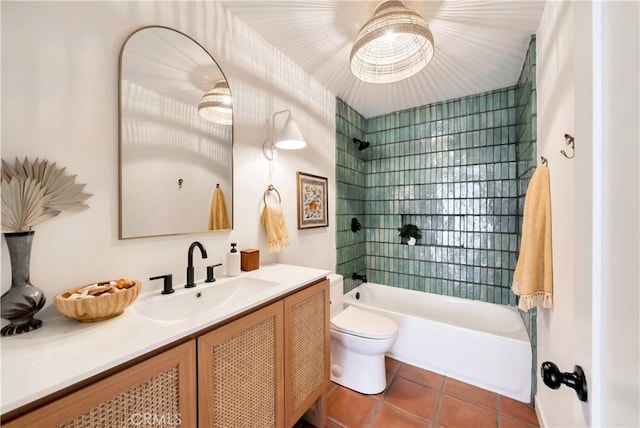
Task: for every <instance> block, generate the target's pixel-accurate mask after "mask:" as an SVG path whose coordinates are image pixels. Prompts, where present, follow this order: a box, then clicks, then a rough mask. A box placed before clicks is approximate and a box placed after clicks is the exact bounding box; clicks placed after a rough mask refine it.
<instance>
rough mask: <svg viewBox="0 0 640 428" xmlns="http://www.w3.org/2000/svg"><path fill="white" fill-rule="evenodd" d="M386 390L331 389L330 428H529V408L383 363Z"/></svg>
mask: <svg viewBox="0 0 640 428" xmlns="http://www.w3.org/2000/svg"><path fill="white" fill-rule="evenodd" d="M386 362H387V364H386V366H387V389H386V390H385V391H384V392H382V393H380V394H377V395H373V396H371V395H362V394H358V393H357V392H354V391H351V390H350V389H347V388H344V387H342V386H339V385H336V384H333V383H332V385H331V389H330V392H329V397H328V414H329V423H328V424H327V426H328V427H330V428H335V427H346V428H369V427H371V428H374V427H375V428H379V427H382V428H405V427H406V428H410V427H430V428H441V427H442V428H447V427H452V428H457V427H460V428H464V427H473V428H476V427H478V428H481V427H499V428H507V427H509V428H533V427H537V426H539V425H538V419H537V417H536V413H535V411H534V410H533V408H532V407H531V406H528V405H526V404H524V403H521V402H519V401H516V400H513V399H511V398H507V397H504V396H501V395H499V394H496V393H493V392H490V391H486V390H484V389H480V388H477V387H475V386H472V385H468V384H466V383H463V382H459V381H457V380H454V379H451V378H448V377H445V376H442V375H439V374H436V373H433V372H429V371H426V370H422V369H419V368H417V367H413V366H410V365H408V364H404V363H401V362H399V361H396V360H393V359H390V358H387V361H386Z"/></svg>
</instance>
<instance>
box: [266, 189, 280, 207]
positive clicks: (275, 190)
mask: <svg viewBox="0 0 640 428" xmlns="http://www.w3.org/2000/svg"><path fill="white" fill-rule="evenodd" d="M269 192H276V194H277V195H278V203H279V204H281V203H282V198H281V197H280V192H278V189H276V188H275V187H273V184H269V187H267V190H265V191H264V194H263V195H262V200H263V201H264V204H265V205H267V193H269Z"/></svg>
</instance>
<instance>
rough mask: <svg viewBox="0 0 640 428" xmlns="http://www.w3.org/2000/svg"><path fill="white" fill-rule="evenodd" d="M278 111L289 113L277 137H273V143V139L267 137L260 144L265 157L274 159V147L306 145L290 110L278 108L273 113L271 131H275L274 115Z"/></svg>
mask: <svg viewBox="0 0 640 428" xmlns="http://www.w3.org/2000/svg"><path fill="white" fill-rule="evenodd" d="M280 113H289V115H288V116H287V120H286V121H285V123H284V126H283V127H282V131H281V132H280V134H279V136H278V138H276V139H275V143H274V139H272V138H268V139H267V140H266V141H265V142H264V143H263V144H262V151H263V153H264V155H265V157H266V158H267V159H269V160H273V159H274V157H275V154H276V149H284V150H298V149H304V148H305V147H307V142H306V141H304V137H303V136H302V132H300V128H298V125H297V124H296V121H295V120H294V119H293V115H292V114H291V110H280V111H277V112H275V113H274V114H273V116H272V117H271V132H272V133H274V132H275V128H276V116H277V115H279V114H280Z"/></svg>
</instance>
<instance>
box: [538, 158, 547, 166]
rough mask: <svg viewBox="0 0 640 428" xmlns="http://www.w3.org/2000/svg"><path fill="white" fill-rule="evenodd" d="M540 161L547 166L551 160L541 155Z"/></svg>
mask: <svg viewBox="0 0 640 428" xmlns="http://www.w3.org/2000/svg"><path fill="white" fill-rule="evenodd" d="M540 161H542V165H544V166H547V164H548V163H549V161H548V160H547V158H545V157H544V156H540Z"/></svg>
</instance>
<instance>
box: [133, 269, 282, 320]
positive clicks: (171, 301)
mask: <svg viewBox="0 0 640 428" xmlns="http://www.w3.org/2000/svg"><path fill="white" fill-rule="evenodd" d="M276 285H278V283H277V282H272V281H265V280H262V279H257V278H246V277H238V278H233V279H227V278H225V279H223V280H220V281H216V282H213V283H198V284H197V286H196V287H195V288H189V289H185V288H178V289H176V292H175V293H174V294H169V295H159V294H154V295H151V296H145V297H146V298H141V299H138V301H137V302H136V303H135V304H134V305H132V306H131V309H132V310H134V311H136V312H138V313H139V314H140V315H142V316H144V317H146V318H150V319H153V320H157V321H168V322H178V321H183V320H186V319H189V318H193V317H195V316H198V315H199V314H203V313H207V312H213V311H215V310H216V309H219V308H221V307H223V306H227V307H230V306H231V305H233V306H238V305H241V304H243V303H248V301H249V300H256V301H257V299H256V297H258V298H260V296H261V294H262V293H266V292H268V291H269V290H270V289H271V288H272V287H274V286H276Z"/></svg>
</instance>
